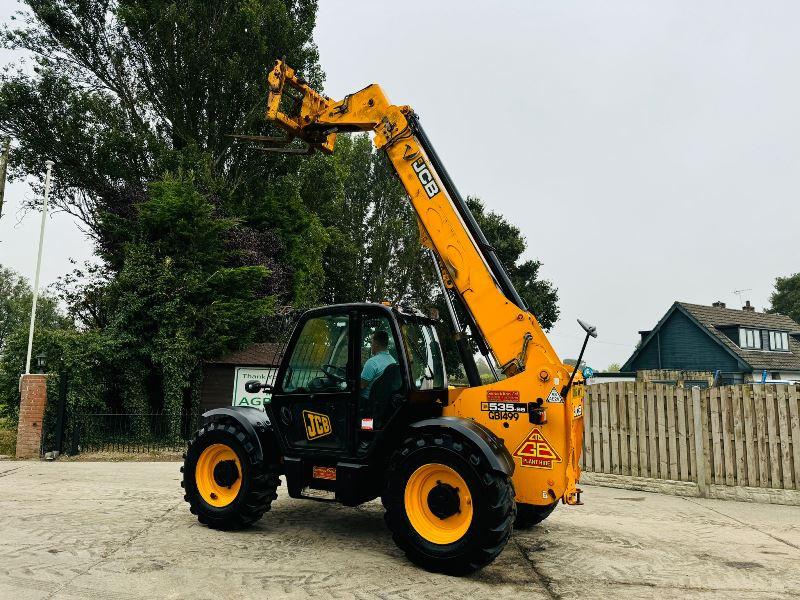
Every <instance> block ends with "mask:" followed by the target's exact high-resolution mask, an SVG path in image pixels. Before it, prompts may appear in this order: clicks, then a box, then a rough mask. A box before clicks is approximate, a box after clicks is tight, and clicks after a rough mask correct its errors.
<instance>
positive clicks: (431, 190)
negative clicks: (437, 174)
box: [411, 158, 439, 198]
mask: <svg viewBox="0 0 800 600" xmlns="http://www.w3.org/2000/svg"><path fill="white" fill-rule="evenodd" d="M411 166H412V167H414V172H415V173H416V174H417V177H419V182H420V183H421V184H422V187H424V188H425V193H426V194H428V198H433V197H434V196H435V195H436V194H438V193H439V184H437V183H436V180H435V179H434V178H433V175H431V171H430V169H429V168H428V165H426V164H425V161H424V160H423V159H422V158H418V159H417V160H415V161H414V162H413V163H411Z"/></svg>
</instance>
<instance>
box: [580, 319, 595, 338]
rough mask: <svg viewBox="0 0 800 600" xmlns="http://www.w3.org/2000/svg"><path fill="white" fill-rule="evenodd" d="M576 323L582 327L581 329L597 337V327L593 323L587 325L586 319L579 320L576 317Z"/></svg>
mask: <svg viewBox="0 0 800 600" xmlns="http://www.w3.org/2000/svg"><path fill="white" fill-rule="evenodd" d="M578 325H580V326H581V327H583V330H584V331H585V332H586V333H588V334H589V335H590V336H592V337H593V338H596V337H597V327H595V326H594V325H589V324H588V323H587V322H586V321H581V320H580V319H578Z"/></svg>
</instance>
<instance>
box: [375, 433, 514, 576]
mask: <svg viewBox="0 0 800 600" xmlns="http://www.w3.org/2000/svg"><path fill="white" fill-rule="evenodd" d="M425 465H433V466H441V465H444V466H446V467H448V468H450V469H452V470H454V471H455V472H456V473H457V474H458V475H459V476H460V477H461V478H462V480H463V482H464V483H466V485H467V487H468V494H469V497H470V501H471V510H472V520H471V522H470V524H469V527H468V529H467V530H466V532H465V533H463V535H461V537H460V538H458V539H456V540H455V541H453V542H450V543H446V544H438V543H433V542H432V541H430V540H429V539H427V538H426V537H423V535H422V534H421V533H420V532H418V531H417V530H416V529H415V527H414V525H413V524H412V523H411V521H410V519H409V514H408V512H407V507H406V500H405V492H406V485H407V484H408V482H409V479H410V478H411V476H412V474H414V473H415V472H417V470H418V469H420V468H422V467H423V466H425ZM439 483H440V482H438V481H437V485H439ZM430 497H431V496H428V498H429V500H430ZM382 501H383V505H384V507H385V508H386V514H385V517H384V518H385V521H386V524H387V526H388V527H389V529H390V530H391V532H392V537H393V539H394V541H395V543H396V544H397V546H398V547H399V548H400V549H401V550H403V551H404V552H405V554H406V556H407V557H408V558H409V560H411V562H413V563H414V564H416V565H418V566H420V567H422V568H424V569H426V570H429V571H434V572H440V573H446V574H449V575H466V574H469V573H472V572H474V571H476V570H478V569H480V568H482V567H484V566H486V565H487V564H489V563H490V562H492V561H493V560H494V559H495V558H496V557H497V556H498V555H499V554H500V552H501V551H502V550H503V548H504V547H505V545H506V543H507V542H508V540H509V538H510V536H511V531H512V528H513V526H514V519H515V517H516V510H517V509H516V503H515V502H514V486H513V484H512V482H511V477H509V476H508V475H506V474H505V473H502V472H499V471H495V470H493V469H492V467H491V466H490V465H489V461H488V460H487V459H486V457H485V456H484V455H483V453H482V452H481V450H480V449H479V448H478V447H477V446H475V445H474V444H473V443H472V442H470V441H469V440H467V439H465V438H463V437H461V436H459V435H458V434H456V433H454V432H452V431H447V430H442V431H437V430H426V431H424V432H420V433H417V434H416V435H415V436H414V437H411V438H408V439H407V440H406V441H405V442H404V443H403V445H402V446H401V447H400V449H398V450H397V451H396V452H395V454H394V456H393V457H392V459H391V461H390V466H389V470H388V472H387V484H386V488H385V491H384V494H383V496H382ZM448 518H449V517H448Z"/></svg>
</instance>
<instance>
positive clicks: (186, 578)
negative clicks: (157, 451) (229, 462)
mask: <svg viewBox="0 0 800 600" xmlns="http://www.w3.org/2000/svg"><path fill="white" fill-rule="evenodd" d="M178 466H179V465H178V464H177V463H110V462H107V463H79V462H73V463H67V462H55V463H41V462H0V598H9V599H10V598H14V599H19V600H22V599H29V598H37V599H38V598H103V599H106V598H107V599H111V600H115V599H119V600H127V599H131V598H198V599H202V598H209V599H214V600H218V599H220V598H308V597H312V598H317V597H318V598H358V599H368V598H382V599H391V598H406V599H410V598H437V599H440V600H441V599H445V598H446V599H447V600H454V599H458V598H470V599H477V598H494V599H500V598H526V599H534V598H609V597H613V598H615V599H619V598H665V597H670V598H672V597H690V598H731V597H735V598H736V599H737V600H744V599H746V598H787V597H798V596H800V507H790V506H776V505H766V504H745V503H737V502H723V501H718V500H699V499H696V498H679V497H675V496H660V495H656V494H649V493H645V492H631V491H625V490H619V489H611V488H601V487H591V488H589V487H588V486H586V487H585V488H584V489H585V492H586V493H585V495H584V499H585V501H586V504H585V505H584V506H582V507H576V508H572V507H559V508H558V509H557V510H556V512H555V513H554V514H553V516H552V517H551V518H550V519H548V520H547V521H545V523H543V524H542V525H540V526H538V527H536V528H534V529H533V530H532V531H529V532H516V533H515V534H514V536H513V538H512V540H511V542H510V543H509V544H508V546H507V547H506V549H505V550H504V551H503V553H502V554H501V555H500V557H499V558H498V560H497V561H495V563H493V564H492V565H490V566H489V567H487V568H486V569H484V570H483V571H481V572H479V573H477V574H475V575H473V576H471V577H467V578H460V579H459V578H452V577H447V576H443V575H434V574H430V573H427V572H425V571H423V570H420V569H418V568H416V567H414V566H413V565H411V564H410V563H409V562H408V561H407V560H406V559H405V558H404V556H403V555H402V554H401V553H400V552H399V551H398V550H397V549H396V548H395V546H394V544H393V543H392V540H391V538H390V536H389V534H388V532H387V530H386V528H385V527H384V524H383V519H382V510H381V507H380V504H379V503H377V502H373V503H370V504H368V505H366V506H363V507H360V508H357V509H352V508H345V507H340V506H336V505H331V504H322V503H316V502H309V501H298V500H291V499H289V498H288V497H287V496H286V495H285V491H283V492H282V494H281V496H280V498H279V499H278V501H277V502H275V503H274V505H273V506H274V508H273V510H272V512H270V513H267V515H265V517H264V518H263V519H262V520H261V521H260V522H259V523H258V524H257V526H256V527H254V528H253V529H251V530H248V531H244V532H237V533H225V532H218V531H212V530H210V529H207V528H205V527H203V526H201V525H199V524H198V523H197V521H196V520H195V518H194V517H193V516H192V515H191V514H190V513H189V511H188V507H187V505H186V504H185V503H184V502H183V500H182V492H181V489H180V486H179V473H178Z"/></svg>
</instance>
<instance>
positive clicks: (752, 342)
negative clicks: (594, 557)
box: [739, 327, 761, 350]
mask: <svg viewBox="0 0 800 600" xmlns="http://www.w3.org/2000/svg"><path fill="white" fill-rule="evenodd" d="M739 347H740V348H748V349H753V350H761V331H759V330H758V329H747V328H745V327H740V328H739Z"/></svg>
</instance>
